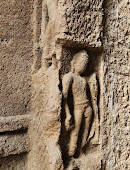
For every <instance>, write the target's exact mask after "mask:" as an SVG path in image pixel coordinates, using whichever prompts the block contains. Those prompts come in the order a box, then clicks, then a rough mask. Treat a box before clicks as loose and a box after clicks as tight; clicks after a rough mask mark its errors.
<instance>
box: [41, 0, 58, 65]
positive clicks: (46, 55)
mask: <svg viewBox="0 0 130 170" xmlns="http://www.w3.org/2000/svg"><path fill="white" fill-rule="evenodd" d="M58 1H59V0H54V1H53V2H52V0H44V1H43V5H42V27H41V39H42V46H43V56H42V61H43V63H42V64H43V67H44V68H48V66H49V63H50V62H51V59H52V56H53V55H55V35H56V30H57V29H56V26H57V25H58V20H57V18H58V10H57V7H58Z"/></svg>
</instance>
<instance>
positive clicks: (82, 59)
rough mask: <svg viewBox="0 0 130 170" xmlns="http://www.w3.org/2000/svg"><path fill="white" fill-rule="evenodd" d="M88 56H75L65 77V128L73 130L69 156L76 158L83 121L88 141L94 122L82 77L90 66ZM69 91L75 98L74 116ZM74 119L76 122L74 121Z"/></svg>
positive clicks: (84, 81)
mask: <svg viewBox="0 0 130 170" xmlns="http://www.w3.org/2000/svg"><path fill="white" fill-rule="evenodd" d="M88 58H89V56H88V54H87V52H86V51H81V52H79V53H77V54H75V55H74V57H73V59H72V62H71V71H70V72H69V73H67V74H66V75H64V77H63V82H62V85H63V98H64V107H65V114H66V118H65V127H66V130H67V131H70V130H71V134H70V144H69V148H68V152H69V156H74V154H75V153H76V150H77V142H78V136H79V132H80V130H81V126H82V120H83V119H84V121H85V131H84V134H85V136H86V139H87V138H88V136H89V130H90V127H91V120H92V108H91V106H90V100H89V98H88V96H87V87H88V85H87V81H86V79H85V78H84V77H83V76H82V75H83V73H84V72H85V70H86V68H87V65H88ZM69 91H71V93H72V96H73V108H74V110H73V116H72V115H71V112H70V108H69V102H68V97H69ZM73 119H74V120H73Z"/></svg>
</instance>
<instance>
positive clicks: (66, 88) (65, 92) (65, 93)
mask: <svg viewBox="0 0 130 170" xmlns="http://www.w3.org/2000/svg"><path fill="white" fill-rule="evenodd" d="M72 81H73V78H72V75H71V74H66V75H65V76H64V77H63V80H62V86H63V90H62V93H63V99H64V108H65V114H66V119H65V126H66V129H67V130H69V129H70V126H71V114H70V110H69V106H68V102H67V98H68V92H69V89H70V87H71V85H72Z"/></svg>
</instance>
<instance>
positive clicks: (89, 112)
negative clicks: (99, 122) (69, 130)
mask: <svg viewBox="0 0 130 170" xmlns="http://www.w3.org/2000/svg"><path fill="white" fill-rule="evenodd" d="M84 119H85V127H84V134H83V140H82V143H83V146H84V145H85V144H86V141H87V139H88V137H89V131H90V128H91V123H92V108H91V107H88V108H86V110H85V112H84Z"/></svg>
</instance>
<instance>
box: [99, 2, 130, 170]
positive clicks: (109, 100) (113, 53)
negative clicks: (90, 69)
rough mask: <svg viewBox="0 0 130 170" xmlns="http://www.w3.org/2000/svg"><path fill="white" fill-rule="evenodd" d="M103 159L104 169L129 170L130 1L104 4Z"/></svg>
mask: <svg viewBox="0 0 130 170" xmlns="http://www.w3.org/2000/svg"><path fill="white" fill-rule="evenodd" d="M104 7H105V23H104V24H105V25H104V26H105V29H104V40H103V42H104V43H103V44H104V50H105V55H104V65H103V74H104V77H103V79H104V80H103V87H104V89H103V91H104V99H103V101H104V114H103V115H102V126H101V128H102V155H103V162H104V166H105V167H106V169H114V170H115V169H129V168H130V167H129V166H130V163H129V162H130V159H129V148H130V146H129V138H130V135H129V128H130V122H129V110H130V102H129V95H130V93H129V91H130V86H129V84H130V79H129V76H130V75H129V73H130V60H129V53H130V51H129V47H130V38H129V23H130V17H129V12H130V9H129V7H130V4H129V1H128V0H126V1H118V2H116V1H115V2H114V1H106V2H105V6H104Z"/></svg>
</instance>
